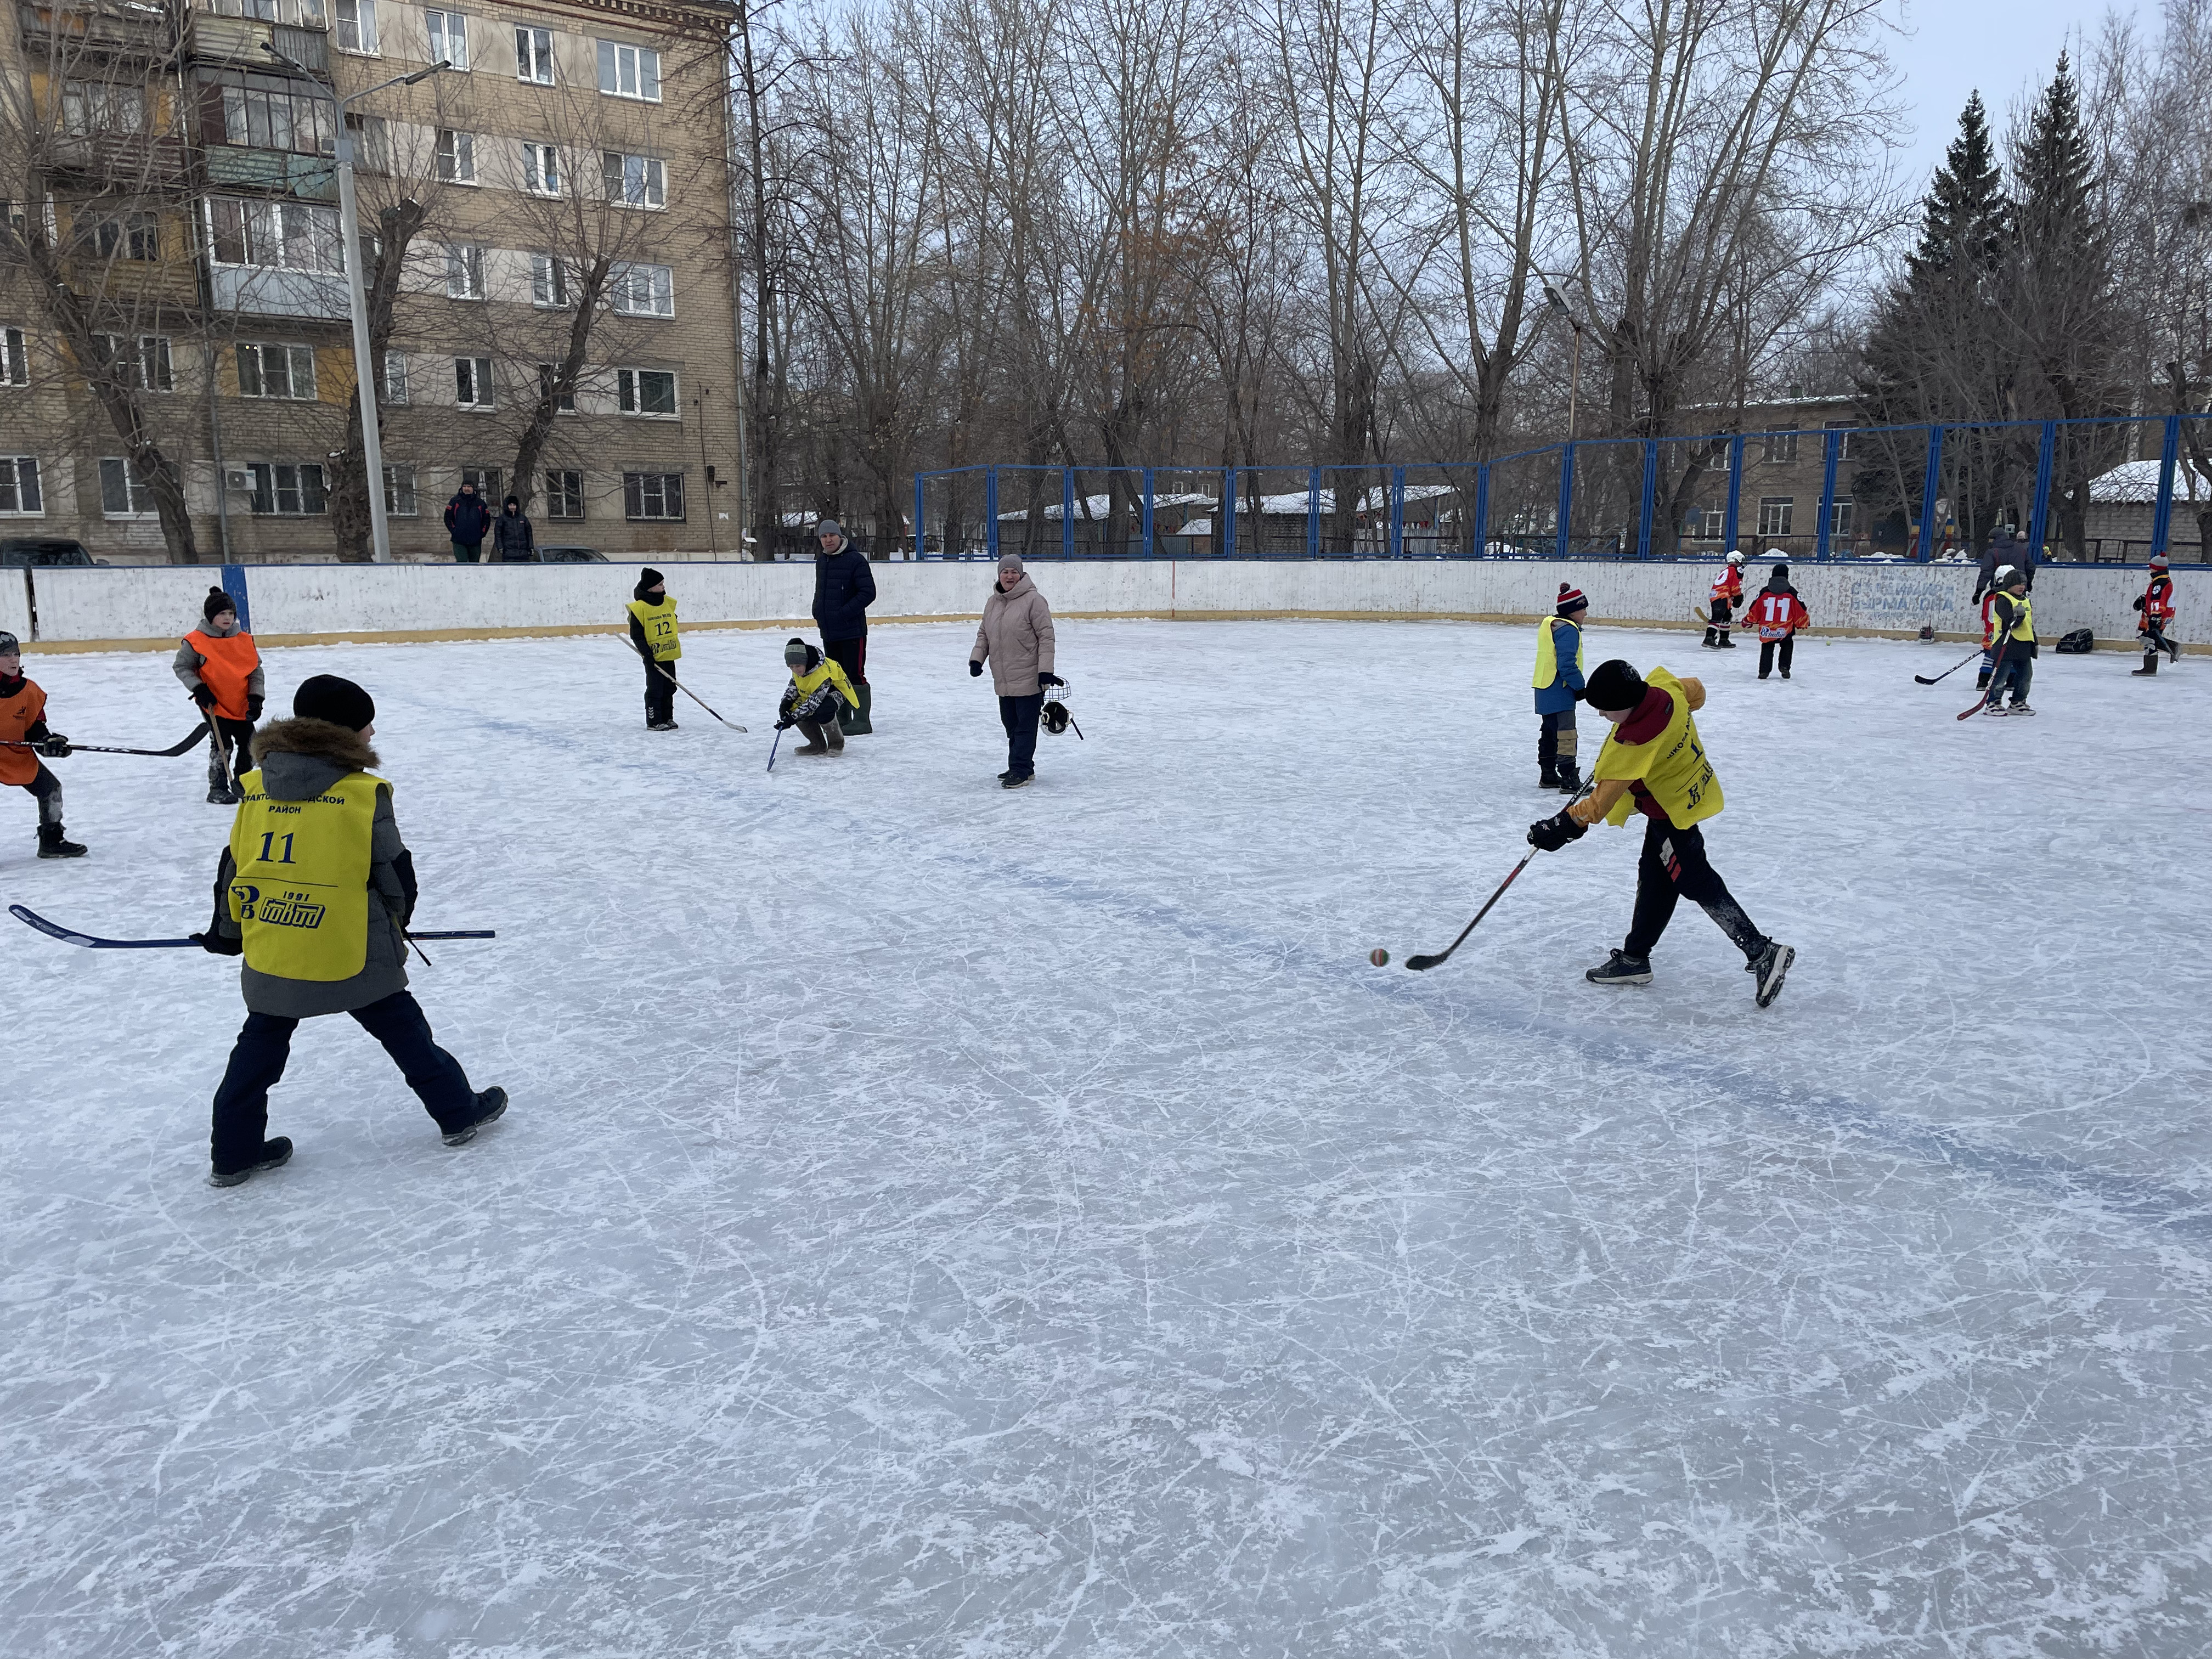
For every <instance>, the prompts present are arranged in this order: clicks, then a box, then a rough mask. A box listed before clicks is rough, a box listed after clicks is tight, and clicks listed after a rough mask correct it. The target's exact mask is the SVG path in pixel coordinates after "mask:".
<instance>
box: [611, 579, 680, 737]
mask: <svg viewBox="0 0 2212 1659" xmlns="http://www.w3.org/2000/svg"><path fill="white" fill-rule="evenodd" d="M623 608H624V609H625V610H627V611H629V642H630V645H631V647H632V648H633V649H635V651H636V653H637V654H638V655H639V656H641V657H642V658H644V659H645V729H646V730H647V731H648V732H673V731H674V730H676V659H678V657H680V656H682V655H683V654H684V641H683V640H682V638H681V637H679V636H678V632H677V628H676V601H675V600H673V599H670V598H669V597H668V585H667V578H665V576H663V575H662V574H660V573H659V571H658V570H654V569H652V568H647V569H645V570H641V571H640V572H639V573H638V578H637V586H635V588H633V589H631V590H630V601H629V605H626V606H624V607H623Z"/></svg>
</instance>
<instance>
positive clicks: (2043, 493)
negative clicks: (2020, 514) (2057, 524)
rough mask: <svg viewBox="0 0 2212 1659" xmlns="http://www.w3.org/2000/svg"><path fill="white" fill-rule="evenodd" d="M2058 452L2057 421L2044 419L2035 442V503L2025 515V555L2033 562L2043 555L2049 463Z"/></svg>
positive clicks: (2049, 479)
mask: <svg viewBox="0 0 2212 1659" xmlns="http://www.w3.org/2000/svg"><path fill="white" fill-rule="evenodd" d="M2057 454H2058V422H2056V421H2045V422H2044V423H2043V434H2042V435H2041V436H2040V437H2039V438H2038V439H2037V440H2036V443H2035V505H2034V507H2032V508H2031V509H2030V510H2029V512H2028V515H2027V557H2028V562H2029V563H2031V564H2033V562H2035V561H2037V560H2038V559H2040V558H2041V557H2042V556H2043V526H2044V525H2045V523H2046V522H2047V521H2048V520H2049V519H2050V517H2051V464H2052V462H2053V461H2054V460H2056V459H2057Z"/></svg>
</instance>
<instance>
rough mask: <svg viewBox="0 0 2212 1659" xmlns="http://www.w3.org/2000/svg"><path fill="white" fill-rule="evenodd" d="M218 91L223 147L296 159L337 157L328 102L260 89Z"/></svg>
mask: <svg viewBox="0 0 2212 1659" xmlns="http://www.w3.org/2000/svg"><path fill="white" fill-rule="evenodd" d="M221 91H222V138H223V142H224V143H227V144H240V145H244V146H246V147H247V148H249V149H283V150H290V151H292V152H293V153H294V154H295V155H337V136H336V129H335V128H334V127H333V126H332V125H331V103H330V100H328V99H326V98H307V97H304V96H295V95H294V94H291V93H289V92H284V91H272V90H270V89H268V88H262V87H224V88H221Z"/></svg>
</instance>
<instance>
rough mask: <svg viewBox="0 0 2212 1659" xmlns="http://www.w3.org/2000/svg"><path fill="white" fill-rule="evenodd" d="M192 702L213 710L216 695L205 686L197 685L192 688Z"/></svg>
mask: <svg viewBox="0 0 2212 1659" xmlns="http://www.w3.org/2000/svg"><path fill="white" fill-rule="evenodd" d="M192 701H193V702H196V703H197V704H199V706H200V707H201V708H214V707H215V693H214V692H212V691H210V690H208V689H207V687H206V686H204V685H196V686H194V687H193V688H192Z"/></svg>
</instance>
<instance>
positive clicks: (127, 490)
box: [100, 455, 161, 523]
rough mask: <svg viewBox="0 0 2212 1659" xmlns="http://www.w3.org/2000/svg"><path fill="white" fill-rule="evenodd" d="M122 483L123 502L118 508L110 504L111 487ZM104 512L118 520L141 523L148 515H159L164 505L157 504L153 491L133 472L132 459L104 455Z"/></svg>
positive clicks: (102, 484)
mask: <svg viewBox="0 0 2212 1659" xmlns="http://www.w3.org/2000/svg"><path fill="white" fill-rule="evenodd" d="M118 485H119V486H120V487H121V492H122V501H123V506H122V507H121V508H119V509H118V508H116V507H111V506H109V505H108V502H109V501H110V500H111V499H112V497H111V495H110V493H109V492H110V490H111V489H112V488H113V487H115V486H118ZM100 517H101V518H103V519H106V520H110V521H111V522H114V523H137V522H141V521H143V520H147V519H158V518H160V517H161V509H160V508H159V507H155V505H154V496H153V492H152V491H150V490H149V489H147V488H146V487H145V486H144V485H143V484H142V483H139V482H138V480H137V478H135V477H132V476H131V463H130V461H129V460H128V459H125V458H124V457H123V456H120V455H103V456H101V457H100Z"/></svg>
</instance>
